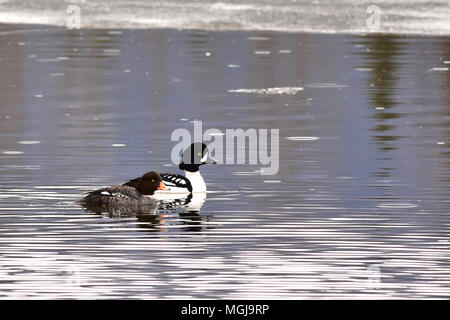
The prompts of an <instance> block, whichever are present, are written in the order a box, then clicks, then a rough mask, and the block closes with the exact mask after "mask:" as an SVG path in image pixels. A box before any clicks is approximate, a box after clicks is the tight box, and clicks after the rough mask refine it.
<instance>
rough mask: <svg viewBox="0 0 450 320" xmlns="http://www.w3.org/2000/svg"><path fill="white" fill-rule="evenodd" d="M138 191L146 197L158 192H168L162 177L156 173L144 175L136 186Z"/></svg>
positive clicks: (151, 172)
mask: <svg viewBox="0 0 450 320" xmlns="http://www.w3.org/2000/svg"><path fill="white" fill-rule="evenodd" d="M136 190H137V191H139V192H140V193H142V194H145V195H152V194H154V193H155V191H156V190H166V187H165V186H164V184H163V183H162V180H161V177H160V176H159V174H157V173H156V172H155V171H150V172H147V173H146V174H144V175H143V176H142V177H141V178H140V179H139V182H138V184H137V186H136Z"/></svg>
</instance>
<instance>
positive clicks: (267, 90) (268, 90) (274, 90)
mask: <svg viewBox="0 0 450 320" xmlns="http://www.w3.org/2000/svg"><path fill="white" fill-rule="evenodd" d="M302 90H303V88H302V87H279V88H263V89H232V90H228V92H233V93H256V94H296V93H297V92H300V91H302Z"/></svg>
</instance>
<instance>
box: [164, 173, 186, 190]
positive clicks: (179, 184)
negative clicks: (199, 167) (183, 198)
mask: <svg viewBox="0 0 450 320" xmlns="http://www.w3.org/2000/svg"><path fill="white" fill-rule="evenodd" d="M159 175H160V176H161V179H162V181H163V183H164V185H165V186H167V187H169V188H170V187H172V188H183V189H186V190H188V191H189V192H192V185H191V182H190V181H189V179H188V178H186V177H185V176H182V175H180V174H176V173H160V174H159Z"/></svg>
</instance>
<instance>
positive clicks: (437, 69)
mask: <svg viewBox="0 0 450 320" xmlns="http://www.w3.org/2000/svg"><path fill="white" fill-rule="evenodd" d="M431 71H448V68H445V67H436V68H432V69H431Z"/></svg>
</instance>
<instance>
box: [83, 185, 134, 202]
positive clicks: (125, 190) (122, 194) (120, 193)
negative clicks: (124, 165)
mask: <svg viewBox="0 0 450 320" xmlns="http://www.w3.org/2000/svg"><path fill="white" fill-rule="evenodd" d="M116 198H129V199H135V200H139V199H140V194H139V192H137V191H136V189H135V188H132V187H125V186H112V187H107V188H102V189H98V190H94V191H91V192H88V193H87V194H86V196H85V197H84V198H82V199H81V201H83V202H88V201H91V200H98V201H104V202H108V201H109V200H110V199H116Z"/></svg>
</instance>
